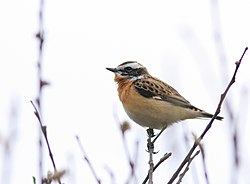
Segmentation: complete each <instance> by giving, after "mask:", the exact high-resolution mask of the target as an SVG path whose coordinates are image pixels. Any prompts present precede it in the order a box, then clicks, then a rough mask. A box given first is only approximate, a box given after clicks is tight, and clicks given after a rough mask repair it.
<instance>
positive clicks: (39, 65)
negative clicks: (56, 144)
mask: <svg viewBox="0 0 250 184" xmlns="http://www.w3.org/2000/svg"><path fill="white" fill-rule="evenodd" d="M43 16H44V0H40V4H39V14H38V21H39V27H38V29H39V30H38V33H37V34H36V38H37V39H38V41H39V43H38V44H39V47H38V54H39V55H38V60H37V77H38V84H39V86H38V95H37V98H36V102H37V105H38V109H39V111H40V112H41V111H42V110H41V101H42V89H43V85H41V84H42V82H41V81H42V56H43V46H44V26H43ZM38 139H39V140H38V142H39V148H38V149H39V150H38V152H39V175H40V176H39V178H40V182H41V184H43V179H42V178H43V159H44V158H43V157H44V156H43V141H42V133H41V131H40V130H39V138H38Z"/></svg>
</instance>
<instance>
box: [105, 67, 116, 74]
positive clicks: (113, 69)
mask: <svg viewBox="0 0 250 184" xmlns="http://www.w3.org/2000/svg"><path fill="white" fill-rule="evenodd" d="M106 69H107V70H109V71H111V72H114V73H116V72H118V70H117V69H116V68H106Z"/></svg>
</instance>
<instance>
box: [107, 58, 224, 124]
mask: <svg viewBox="0 0 250 184" xmlns="http://www.w3.org/2000/svg"><path fill="white" fill-rule="evenodd" d="M106 69H107V70H109V71H111V72H114V73H115V81H116V82H117V83H118V95H119V98H120V100H121V102H122V104H123V107H124V109H125V111H126V113H127V114H128V116H129V117H130V118H131V119H132V120H133V121H135V122H136V123H138V124H139V125H141V126H143V127H148V128H152V129H165V128H166V127H168V126H169V125H171V124H173V123H175V122H179V121H182V120H185V119H194V118H211V117H212V116H213V115H212V114H209V113H207V112H206V111H204V110H201V109H199V108H197V107H195V106H193V105H192V104H190V102H189V101H187V100H186V99H185V98H184V97H182V96H181V95H180V94H179V93H178V92H177V91H176V90H175V89H174V88H172V87H171V86H169V85H168V84H166V83H164V82H163V81H161V80H159V79H157V78H155V77H153V76H151V75H150V74H149V73H148V71H147V69H146V68H145V67H144V66H142V65H141V64H140V63H138V62H136V61H127V62H124V63H122V64H120V65H118V66H117V67H116V68H106ZM216 119H218V120H222V119H223V117H220V116H217V117H216Z"/></svg>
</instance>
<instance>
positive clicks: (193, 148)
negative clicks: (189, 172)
mask: <svg viewBox="0 0 250 184" xmlns="http://www.w3.org/2000/svg"><path fill="white" fill-rule="evenodd" d="M247 50H248V47H246V48H245V50H244V52H243V54H242V56H241V58H240V60H239V61H236V62H235V65H236V68H235V71H234V74H233V77H232V79H231V81H230V82H229V84H228V86H227V88H226V90H225V91H224V93H223V94H221V97H220V101H219V104H218V106H217V109H216V111H215V113H214V115H213V117H212V118H211V120H210V122H209V124H208V125H207V126H206V128H205V130H204V131H203V132H202V134H201V135H200V137H199V138H198V139H197V140H196V141H195V142H194V144H193V146H192V148H191V149H190V151H189V152H188V154H187V156H186V157H185V158H184V160H183V161H182V163H181V165H180V166H179V167H178V169H177V170H176V172H175V173H174V174H173V176H172V177H171V179H170V180H169V182H168V184H171V183H173V182H174V180H175V179H176V178H177V177H178V175H179V173H180V172H181V170H182V169H183V167H184V166H185V165H186V164H187V163H188V162H189V160H190V159H191V158H192V157H191V155H192V154H193V152H194V150H195V149H196V147H197V146H198V145H199V144H200V141H201V140H202V139H203V137H204V136H205V135H206V133H207V132H208V130H209V129H210V128H211V127H212V124H213V122H214V120H215V118H216V117H217V115H218V114H219V113H220V110H221V106H222V103H223V101H224V99H225V97H226V95H227V93H228V91H229V89H230V88H231V86H232V85H233V84H234V83H235V80H236V74H237V72H238V69H239V67H240V64H241V62H242V59H243V57H244V55H245V53H246V51H247Z"/></svg>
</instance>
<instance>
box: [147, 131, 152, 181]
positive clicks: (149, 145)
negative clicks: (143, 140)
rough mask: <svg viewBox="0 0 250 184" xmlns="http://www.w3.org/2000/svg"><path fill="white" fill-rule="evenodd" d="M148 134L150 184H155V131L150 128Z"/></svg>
mask: <svg viewBox="0 0 250 184" xmlns="http://www.w3.org/2000/svg"><path fill="white" fill-rule="evenodd" d="M147 133H148V144H147V147H148V153H149V161H148V164H149V170H148V184H153V172H154V161H153V154H154V143H153V142H152V137H153V136H154V130H153V129H151V128H149V129H147Z"/></svg>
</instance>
